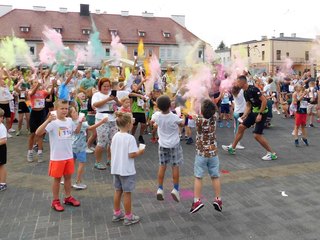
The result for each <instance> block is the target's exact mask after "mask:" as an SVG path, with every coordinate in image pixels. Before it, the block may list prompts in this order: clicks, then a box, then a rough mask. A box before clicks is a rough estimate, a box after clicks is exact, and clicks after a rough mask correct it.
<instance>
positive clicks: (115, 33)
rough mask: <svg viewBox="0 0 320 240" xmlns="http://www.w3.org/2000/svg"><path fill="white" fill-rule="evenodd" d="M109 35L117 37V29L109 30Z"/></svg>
mask: <svg viewBox="0 0 320 240" xmlns="http://www.w3.org/2000/svg"><path fill="white" fill-rule="evenodd" d="M109 33H110V34H111V35H113V36H117V35H118V30H117V29H109Z"/></svg>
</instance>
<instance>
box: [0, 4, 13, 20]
mask: <svg viewBox="0 0 320 240" xmlns="http://www.w3.org/2000/svg"><path fill="white" fill-rule="evenodd" d="M11 10H12V5H0V17H2V16H3V15H5V14H7V13H8V12H10V11H11Z"/></svg>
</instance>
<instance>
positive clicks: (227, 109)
mask: <svg viewBox="0 0 320 240" xmlns="http://www.w3.org/2000/svg"><path fill="white" fill-rule="evenodd" d="M221 113H230V105H229V104H221Z"/></svg>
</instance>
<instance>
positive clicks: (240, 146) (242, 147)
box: [236, 143, 245, 150]
mask: <svg viewBox="0 0 320 240" xmlns="http://www.w3.org/2000/svg"><path fill="white" fill-rule="evenodd" d="M236 149H238V150H243V149H245V147H244V146H242V145H241V144H240V143H238V144H237V146H236Z"/></svg>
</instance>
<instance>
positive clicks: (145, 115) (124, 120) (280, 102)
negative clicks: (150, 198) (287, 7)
mask: <svg viewBox="0 0 320 240" xmlns="http://www.w3.org/2000/svg"><path fill="white" fill-rule="evenodd" d="M108 68H109V66H107V65H106V64H104V63H103V64H102V66H101V69H98V70H94V71H93V70H92V69H86V70H85V71H84V72H82V71H79V70H78V69H77V68H73V69H70V70H69V71H67V72H66V73H65V74H63V75H60V74H58V73H55V72H54V71H53V69H54V64H53V65H52V66H51V67H50V68H48V69H45V70H44V69H42V67H41V66H40V67H39V68H38V69H34V70H26V71H21V70H20V69H11V70H7V69H5V68H3V67H2V68H1V69H0V156H1V157H0V158H1V161H0V191H3V190H6V189H7V184H6V175H7V172H6V168H5V164H6V162H7V158H6V156H7V148H6V142H7V138H11V137H13V136H12V134H13V133H14V132H15V133H16V136H17V137H18V136H20V135H21V134H23V133H26V134H28V138H29V140H28V144H27V147H26V148H27V154H26V160H27V162H34V161H35V160H37V161H38V162H43V161H44V159H43V141H49V143H50V163H49V171H48V172H49V176H51V177H52V178H53V184H52V194H53V201H52V203H51V206H52V208H53V209H54V210H56V211H63V210H64V207H63V206H62V205H61V202H60V200H59V192H60V185H61V182H63V184H64V190H65V198H64V200H63V202H64V204H68V205H72V206H75V207H78V206H80V202H79V201H78V200H76V199H75V198H74V197H73V196H72V195H71V189H72V187H73V188H75V189H83V190H84V189H86V188H87V185H86V184H84V183H83V174H84V169H85V163H86V162H87V154H92V153H94V155H95V164H94V167H95V168H96V169H97V170H105V169H107V168H108V167H110V168H111V174H112V175H113V176H114V178H113V185H114V188H115V193H114V207H113V209H114V215H113V218H112V221H114V222H117V221H120V220H124V225H131V224H134V223H137V222H139V220H140V218H139V216H137V215H135V214H133V213H132V208H131V193H132V192H133V191H134V188H135V182H136V180H135V179H136V178H135V175H136V170H135V166H134V158H136V157H139V156H140V155H142V154H143V153H144V147H145V145H146V144H157V143H158V144H159V151H158V155H159V169H158V178H157V180H158V189H157V190H156V194H155V196H156V199H157V200H159V201H162V200H164V186H163V182H164V176H165V172H166V169H167V166H168V165H169V166H171V167H172V182H173V187H172V191H171V196H172V198H173V199H174V201H176V202H179V201H180V194H179V171H180V170H179V168H180V166H181V164H182V163H183V150H182V146H181V142H182V141H185V142H186V144H188V145H192V144H194V143H195V162H194V179H195V180H194V201H193V203H192V206H191V209H190V212H191V213H195V212H197V211H198V210H200V209H201V208H202V207H203V206H204V205H203V203H202V201H201V189H202V179H203V177H204V176H205V174H206V173H207V172H208V173H209V175H210V177H211V179H212V186H213V189H214V200H213V206H214V208H215V209H216V210H217V211H222V200H221V194H220V188H221V187H220V180H219V158H218V153H217V149H218V145H217V137H216V127H220V128H223V127H227V128H231V125H232V124H231V123H232V121H233V123H234V135H235V137H234V140H233V141H232V143H231V144H230V145H222V149H224V150H225V151H227V152H228V153H230V154H235V153H236V150H241V149H244V148H245V146H243V145H242V144H241V143H240V140H241V139H242V137H243V135H244V132H245V130H246V129H248V128H250V127H254V130H253V133H254V138H255V139H256V140H257V141H258V142H259V143H260V145H261V146H262V147H263V148H264V149H265V150H266V152H267V153H266V155H265V156H263V157H262V160H265V161H273V160H276V159H277V158H278V157H277V154H276V152H275V150H274V149H273V148H272V147H271V146H270V144H269V143H268V141H267V139H266V138H265V137H264V136H263V135H262V134H263V130H264V129H265V128H270V127H272V126H273V125H274V124H275V123H273V121H272V115H273V113H277V114H279V115H280V114H282V115H283V117H284V118H295V125H294V126H293V132H292V135H293V143H294V144H293V145H294V146H296V147H298V146H299V145H300V143H299V137H298V136H299V135H301V134H302V138H301V140H302V142H303V144H305V145H306V146H308V145H309V142H308V138H307V128H306V127H315V122H316V121H318V122H320V115H319V106H320V105H319V94H320V87H319V79H314V78H312V76H311V73H310V71H305V73H304V74H302V75H301V76H300V75H287V76H285V77H282V76H281V75H280V74H278V75H273V74H269V75H268V74H267V73H265V72H264V73H262V74H261V75H257V76H251V75H250V73H249V72H248V71H243V72H242V73H241V74H239V75H238V76H237V77H236V79H233V82H232V87H230V88H222V87H220V84H216V83H217V82H219V83H221V82H222V81H229V78H228V76H227V75H226V76H225V79H215V77H214V76H215V75H214V74H213V75H212V83H214V84H212V86H213V87H212V88H211V89H208V94H207V95H206V96H203V97H202V99H200V100H201V106H200V108H199V109H198V111H197V110H194V109H192V108H190V107H188V104H186V101H188V99H185V98H184V93H185V91H186V89H185V88H186V85H185V81H187V79H188V76H186V75H178V74H177V75H175V71H174V69H168V71H167V72H166V73H165V74H164V75H163V77H162V78H161V79H160V80H159V81H157V82H154V83H152V85H153V86H152V89H151V91H149V92H148V91H147V90H146V82H147V81H148V80H149V79H148V76H146V75H145V73H144V71H143V69H141V68H133V69H132V71H131V74H130V76H129V77H128V78H127V79H124V78H125V77H124V76H123V75H121V71H119V72H118V75H117V77H116V78H114V77H112V76H111V75H110V71H109V70H108V71H107V69H108ZM117 69H118V68H117ZM118 70H119V69H118ZM173 78H174V79H175V81H174V80H173ZM15 119H17V121H18V127H17V129H13V127H12V125H13V122H14V120H15ZM24 121H25V123H24ZM138 125H139V126H138ZM23 126H25V129H23ZM137 131H138V134H137V141H138V143H139V147H138V145H137V142H136V138H135V135H136V133H137ZM144 134H150V135H151V141H150V143H146V141H145V139H144V137H143V136H144ZM290 134H291V133H290ZM193 136H196V138H195V140H194V139H193ZM104 151H106V152H107V161H106V163H104V161H103V157H102V156H103V153H104ZM76 162H77V163H78V168H77V171H76V174H77V176H76V182H75V183H73V184H72V182H71V178H72V175H73V174H74V172H75V166H76ZM122 197H123V206H124V212H123V211H122V210H121V198H122Z"/></svg>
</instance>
